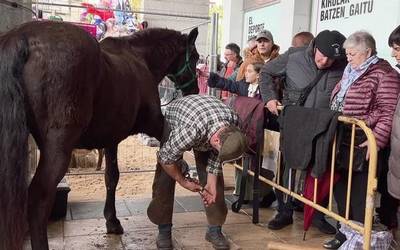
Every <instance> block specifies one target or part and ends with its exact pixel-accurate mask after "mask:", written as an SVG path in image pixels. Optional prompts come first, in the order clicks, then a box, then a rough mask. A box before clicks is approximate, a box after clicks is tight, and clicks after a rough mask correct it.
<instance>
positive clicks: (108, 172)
mask: <svg viewBox="0 0 400 250" xmlns="http://www.w3.org/2000/svg"><path fill="white" fill-rule="evenodd" d="M117 150H118V145H114V146H112V147H109V148H105V154H106V169H105V181H106V188H107V197H106V204H105V206H104V217H105V218H106V227H107V233H112V234H123V233H124V229H123V228H122V226H121V223H120V221H119V220H118V219H117V214H116V210H115V189H116V188H117V185H118V180H119V170H118V161H117Z"/></svg>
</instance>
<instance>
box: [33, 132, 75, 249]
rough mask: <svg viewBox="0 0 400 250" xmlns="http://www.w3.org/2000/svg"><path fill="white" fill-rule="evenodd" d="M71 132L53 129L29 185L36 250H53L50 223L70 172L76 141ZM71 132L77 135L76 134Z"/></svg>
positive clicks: (41, 151)
mask: <svg viewBox="0 0 400 250" xmlns="http://www.w3.org/2000/svg"><path fill="white" fill-rule="evenodd" d="M69 132H71V131H67V130H51V131H49V132H48V137H47V138H45V140H44V143H43V146H42V147H41V149H40V159H39V165H38V168H37V170H36V172H35V176H34V177H33V179H32V182H31V184H30V186H29V193H28V221H29V231H30V235H31V245H32V250H46V249H48V248H49V245H48V240H47V221H48V218H49V215H50V212H51V209H52V207H53V204H54V199H55V195H56V191H57V184H58V183H59V182H60V181H61V179H62V177H63V176H64V175H65V173H66V172H67V169H68V164H69V162H70V159H71V152H72V145H73V139H74V137H75V136H71V135H73V134H70V133H69ZM71 133H75V134H77V132H74V131H72V132H71Z"/></svg>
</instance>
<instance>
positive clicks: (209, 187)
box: [200, 173, 218, 207]
mask: <svg viewBox="0 0 400 250" xmlns="http://www.w3.org/2000/svg"><path fill="white" fill-rule="evenodd" d="M217 178H218V177H217V176H216V175H213V174H210V173H209V174H208V176H207V184H206V186H205V187H204V190H202V192H200V195H201V197H202V198H203V202H204V205H205V206H206V207H208V206H210V205H212V204H214V203H215V201H216V200H217V180H218V179H217Z"/></svg>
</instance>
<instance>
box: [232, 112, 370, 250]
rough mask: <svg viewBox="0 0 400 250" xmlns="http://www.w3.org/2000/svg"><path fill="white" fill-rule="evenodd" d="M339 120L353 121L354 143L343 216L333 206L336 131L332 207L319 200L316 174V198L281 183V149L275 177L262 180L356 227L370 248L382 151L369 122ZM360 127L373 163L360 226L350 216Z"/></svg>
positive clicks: (349, 120)
mask: <svg viewBox="0 0 400 250" xmlns="http://www.w3.org/2000/svg"><path fill="white" fill-rule="evenodd" d="M338 120H339V122H342V123H345V124H351V144H350V160H349V167H348V184H347V196H346V210H345V211H346V212H345V216H344V217H343V216H341V215H339V214H337V213H335V212H334V211H333V210H332V203H333V183H334V172H335V161H336V157H335V156H336V153H335V152H336V147H337V146H338V145H336V144H337V143H336V142H337V140H336V135H335V138H334V142H333V145H332V158H331V166H330V186H329V203H328V207H327V208H325V207H323V206H321V205H319V204H317V195H316V194H317V192H318V179H317V178H314V197H313V199H312V200H309V199H307V198H305V197H304V196H302V195H300V194H298V193H296V192H295V191H293V190H291V189H288V188H285V187H283V186H282V185H280V183H279V180H280V179H281V168H280V166H281V161H282V157H281V154H280V153H279V156H278V167H277V171H276V177H275V180H276V182H275V181H273V180H268V179H266V178H265V177H262V176H259V180H260V181H262V182H264V183H267V184H269V185H271V186H272V187H274V188H275V189H277V190H279V191H282V192H283V193H285V194H287V195H289V196H291V197H294V198H296V199H297V200H299V201H301V202H302V203H304V204H306V205H308V206H310V207H313V208H314V209H316V210H318V211H320V212H322V213H324V214H325V215H328V216H330V217H332V218H333V219H335V220H337V221H339V222H342V223H343V224H346V225H348V226H350V227H351V228H353V229H354V230H356V231H358V232H359V233H360V234H361V235H363V237H364V246H363V247H364V249H366V250H369V249H370V248H371V232H372V224H373V212H374V200H375V195H376V190H377V183H378V182H377V178H376V170H377V159H378V152H377V145H376V140H375V136H374V135H373V133H372V130H371V129H370V128H368V127H367V125H366V124H365V123H364V122H363V121H360V120H358V119H355V118H351V117H345V116H339V118H338ZM356 127H359V128H361V129H362V130H363V132H364V133H365V135H366V137H367V140H368V148H369V164H368V184H367V193H366V206H365V218H364V225H363V226H360V225H359V224H356V223H354V222H353V221H351V220H349V208H350V196H351V181H352V173H353V156H354V141H355V140H354V139H355V131H356ZM233 165H234V167H236V168H237V169H239V170H242V171H243V168H242V166H240V165H237V164H233ZM248 174H250V175H252V176H254V172H252V171H250V170H248Z"/></svg>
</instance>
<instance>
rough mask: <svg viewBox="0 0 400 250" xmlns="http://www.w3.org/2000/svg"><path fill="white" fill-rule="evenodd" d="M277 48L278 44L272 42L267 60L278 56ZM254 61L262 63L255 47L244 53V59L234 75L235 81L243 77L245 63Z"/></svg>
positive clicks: (262, 60)
mask: <svg viewBox="0 0 400 250" xmlns="http://www.w3.org/2000/svg"><path fill="white" fill-rule="evenodd" d="M279 49H280V48H279V46H278V45H276V44H274V45H273V46H272V50H271V55H270V57H269V61H271V60H273V59H275V58H277V57H278V56H279ZM254 61H259V62H262V63H264V59H263V58H262V56H261V54H260V53H259V52H258V50H257V47H255V48H254V49H253V50H252V51H249V52H248V53H247V55H245V59H244V61H243V63H242V65H240V68H239V70H238V73H237V76H236V80H237V81H240V80H243V79H244V73H245V72H246V68H247V65H249V63H251V62H254Z"/></svg>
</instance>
